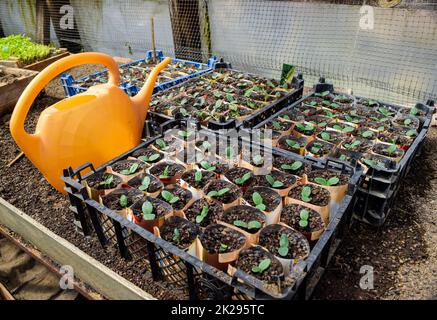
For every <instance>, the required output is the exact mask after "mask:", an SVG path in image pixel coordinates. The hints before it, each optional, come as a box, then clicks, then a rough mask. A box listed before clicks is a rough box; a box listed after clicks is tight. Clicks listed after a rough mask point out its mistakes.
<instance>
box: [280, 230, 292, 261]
mask: <svg viewBox="0 0 437 320" xmlns="http://www.w3.org/2000/svg"><path fill="white" fill-rule="evenodd" d="M289 245H290V243H289V240H288V237H287V235H286V234H285V233H283V234H281V238H280V239H279V248H278V253H279V255H280V256H281V257H285V256H287V254H288V247H289Z"/></svg>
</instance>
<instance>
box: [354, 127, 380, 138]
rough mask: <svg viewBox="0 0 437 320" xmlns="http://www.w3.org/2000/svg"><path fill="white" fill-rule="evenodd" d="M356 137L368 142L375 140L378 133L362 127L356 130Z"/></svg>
mask: <svg viewBox="0 0 437 320" xmlns="http://www.w3.org/2000/svg"><path fill="white" fill-rule="evenodd" d="M354 135H355V136H356V137H360V138H363V139H367V140H374V139H375V138H376V136H377V133H376V132H375V131H372V130H370V129H369V128H366V127H360V128H358V129H357V130H356V132H355V134H354Z"/></svg>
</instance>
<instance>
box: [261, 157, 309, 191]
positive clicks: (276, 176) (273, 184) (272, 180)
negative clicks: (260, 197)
mask: <svg viewBox="0 0 437 320" xmlns="http://www.w3.org/2000/svg"><path fill="white" fill-rule="evenodd" d="M300 163H302V162H300ZM283 165H284V167H285V168H288V170H285V169H282V171H279V170H272V171H271V172H270V173H269V174H266V175H259V176H256V177H255V181H254V183H253V186H262V187H267V188H272V189H278V190H281V189H287V188H289V187H291V186H292V185H294V184H295V183H296V181H297V178H296V177H295V176H293V175H291V174H289V173H286V172H289V171H292V170H291V169H290V166H291V167H293V166H294V167H297V166H298V165H299V162H298V163H296V161H295V162H291V163H290V164H288V163H284V164H283ZM281 166H282V165H281ZM302 166H303V164H302ZM302 166H301V167H299V168H302ZM298 170H299V169H297V171H298Z"/></svg>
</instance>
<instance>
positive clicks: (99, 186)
mask: <svg viewBox="0 0 437 320" xmlns="http://www.w3.org/2000/svg"><path fill="white" fill-rule="evenodd" d="M111 176H112V181H111V182H110V183H108V184H103V183H102V182H104V181H107V180H108V179H109V178H110V177H111ZM85 181H86V182H87V184H88V186H89V187H90V188H93V189H96V190H107V189H113V188H115V187H116V186H118V185H119V184H120V183H121V181H122V180H121V178H120V177H118V176H116V175H114V174H110V173H104V172H97V173H94V174H92V175H91V176H89V177H88V178H86V179H85Z"/></svg>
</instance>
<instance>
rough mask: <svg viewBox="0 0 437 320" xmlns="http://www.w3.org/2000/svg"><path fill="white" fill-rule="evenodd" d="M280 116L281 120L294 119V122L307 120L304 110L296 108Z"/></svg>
mask: <svg viewBox="0 0 437 320" xmlns="http://www.w3.org/2000/svg"><path fill="white" fill-rule="evenodd" d="M278 117H279V119H281V120H287V121H294V122H299V121H300V122H302V121H304V120H305V115H304V114H303V113H302V112H300V111H298V110H294V109H292V110H288V111H285V112H282V113H281V114H280V115H279V116H278Z"/></svg>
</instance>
